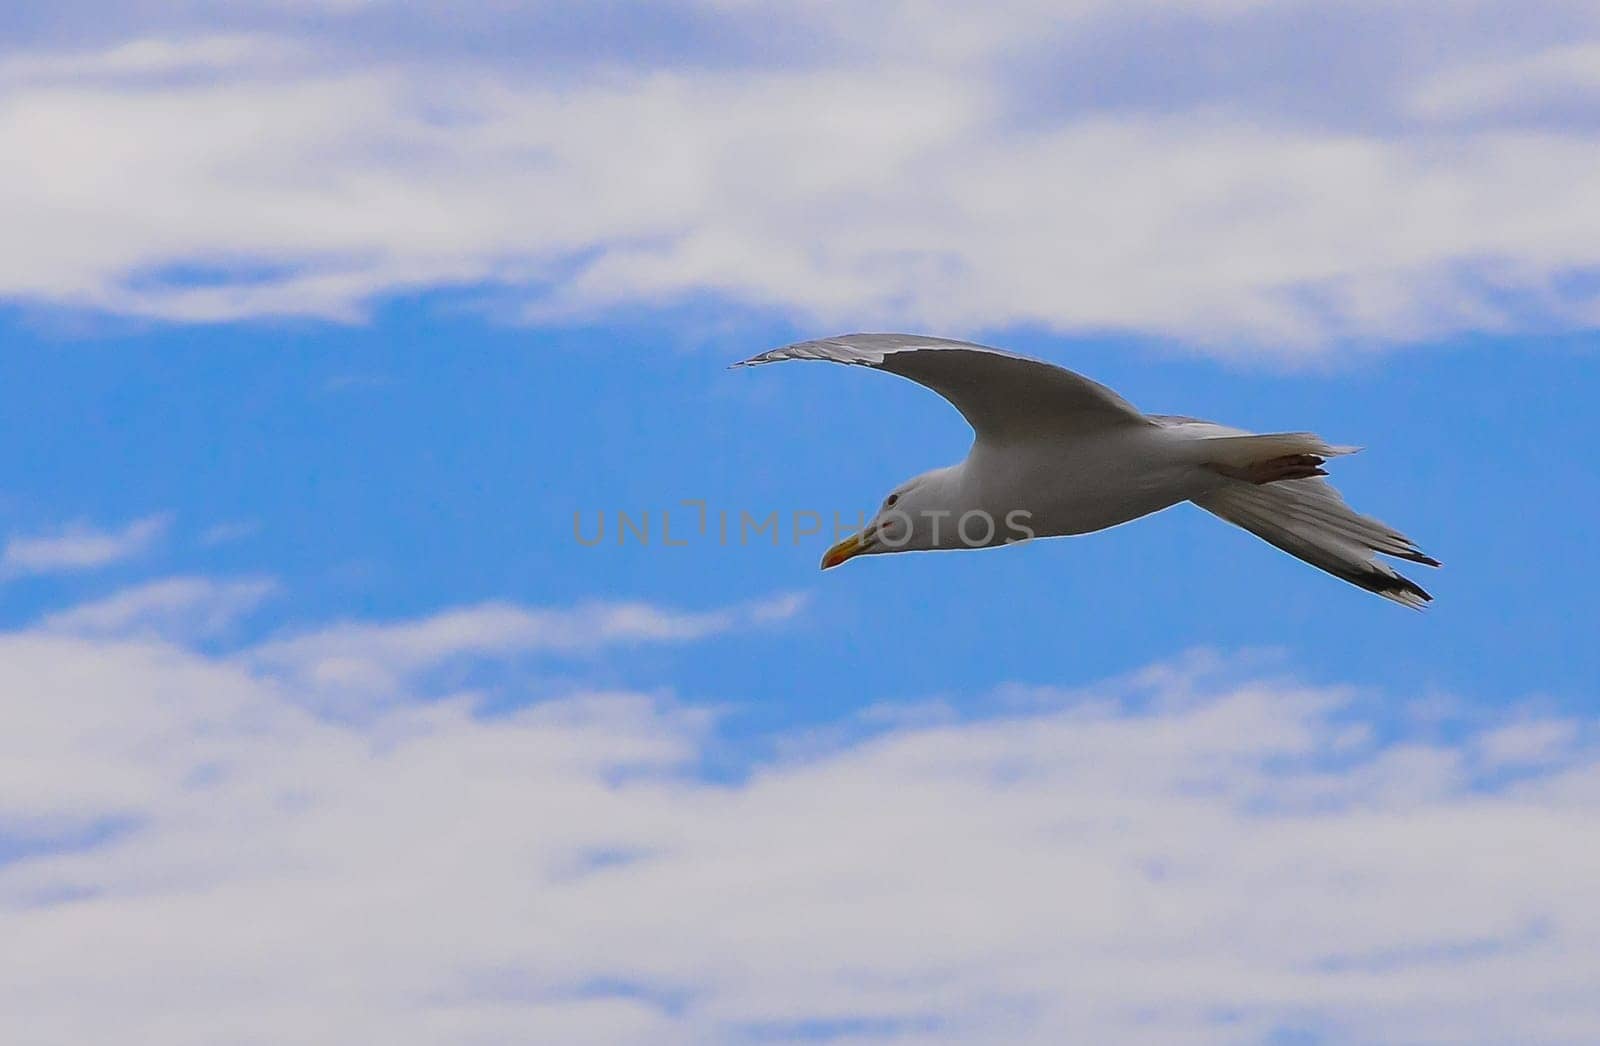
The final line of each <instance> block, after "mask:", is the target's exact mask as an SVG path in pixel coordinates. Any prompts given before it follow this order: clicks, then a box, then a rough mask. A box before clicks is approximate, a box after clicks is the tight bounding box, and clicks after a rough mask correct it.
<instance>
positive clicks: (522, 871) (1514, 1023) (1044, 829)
mask: <svg viewBox="0 0 1600 1046" xmlns="http://www.w3.org/2000/svg"><path fill="white" fill-rule="evenodd" d="M528 685H529V686H530V687H532V689H530V690H528V691H525V692H523V693H522V694H521V696H522V697H524V698H528V699H532V700H533V702H534V703H532V704H531V705H529V706H527V707H525V708H523V709H522V710H520V711H517V712H514V713H512V714H509V715H503V716H493V717H484V716H481V715H477V714H475V713H474V711H473V709H472V708H471V707H470V706H469V705H468V704H467V703H466V702H464V701H459V700H438V699H433V700H427V701H418V700H415V699H414V698H416V697H417V696H418V695H417V694H416V693H414V692H411V691H408V690H402V691H400V692H397V693H396V694H394V695H392V696H393V698H394V700H393V701H392V702H391V704H390V706H389V708H388V710H387V711H386V712H384V713H383V714H382V715H380V716H377V717H375V718H372V719H370V720H366V721H363V722H361V723H348V722H335V721H330V720H327V719H324V718H321V717H319V716H317V715H315V714H314V713H312V712H309V711H306V710H305V706H306V701H305V700H304V695H303V694H302V693H300V692H299V691H298V690H297V688H299V687H301V686H302V683H301V682H300V681H299V680H298V678H297V677H296V676H295V675H294V674H293V673H290V674H288V675H284V674H280V673H277V672H274V671H271V670H263V669H261V668H259V667H256V668H250V667H247V665H246V664H245V663H243V662H241V661H239V660H237V659H233V660H227V659H222V658H217V657H207V656H202V655H200V654H197V653H194V652H191V651H186V650H183V649H181V648H178V647H173V646H168V645H163V644H159V643H151V642H140V643H130V642H111V641H105V640H88V639H81V638H74V637H67V636H61V635H49V634H43V633H37V632H24V633H13V634H11V635H8V636H6V637H5V638H4V639H0V692H4V693H6V694H7V695H8V729H7V730H6V731H4V732H3V733H0V824H3V825H6V826H9V827H8V831H9V833H10V834H12V835H13V836H14V837H16V838H14V839H13V840H12V841H11V845H10V849H11V850H12V852H13V853H16V852H17V842H16V839H19V838H20V839H21V840H22V841H23V844H24V852H23V854H22V855H21V856H17V857H14V858H13V859H11V860H10V861H9V862H8V863H6V864H4V865H0V919H3V921H4V931H5V936H6V940H7V945H8V946H7V948H5V949H4V950H0V1036H3V1037H4V1038H5V1039H6V1040H7V1041H14V1042H73V1043H96V1042H125V1041H129V1040H134V1041H147V1040H148V1041H157V1040H159V1041H161V1042H164V1043H202V1042H212V1041H216V1039H217V1038H218V1036H219V1035H220V1036H223V1037H225V1038H227V1039H228V1040H229V1041H236V1042H262V1043H267V1042H283V1041H295V1042H305V1043H316V1042H349V1041H375V1040H379V1039H381V1040H383V1041H391V1042H396V1043H432V1042H440V1043H443V1042H451V1043H455V1042H462V1041H475V1042H528V1041H581V1042H651V1043H659V1042H684V1043H700V1042H711V1041H718V1042H721V1041H733V1042H737V1041H745V1040H751V1039H756V1038H759V1039H761V1041H789V1040H797V1039H804V1038H807V1037H808V1036H809V1037H810V1039H811V1040H814V1039H815V1038H817V1037H822V1038H824V1039H830V1035H829V1033H831V1032H838V1033H839V1034H838V1035H837V1036H836V1037H832V1038H831V1039H830V1041H832V1039H836V1040H837V1041H857V1042H867V1041H886V1040H897V1041H918V1042H971V1043H988V1042H996V1041H1004V1042H1017V1043H1026V1042H1041V1043H1043V1042H1061V1041H1101V1042H1107V1041H1117V1042H1122V1041H1149V1042H1184V1043H1190V1042H1197V1041H1230V1042H1237V1041H1260V1040H1264V1039H1266V1038H1268V1037H1269V1035H1270V1034H1271V1033H1272V1032H1273V1031H1274V1030H1285V1031H1287V1030H1294V1029H1309V1030H1311V1031H1313V1032H1316V1031H1321V1032H1324V1033H1326V1035H1327V1036H1328V1037H1329V1038H1333V1039H1336V1040H1339V1041H1449V1042H1504V1041H1513V1040H1514V1041H1541V1042H1560V1041H1568V1042H1590V1041H1594V1040H1595V1038H1596V1036H1597V1035H1600V1004H1597V1003H1596V1001H1595V997H1594V993H1593V991H1592V987H1593V986H1592V976H1591V975H1590V970H1591V968H1592V956H1593V954H1594V952H1595V949H1596V947H1597V946H1600V911H1597V910H1596V908H1595V906H1594V904H1593V896H1594V895H1593V884H1594V882H1595V879H1596V876H1597V875H1600V852H1597V851H1596V850H1595V848H1594V847H1593V846H1591V845H1589V843H1588V835H1589V832H1588V826H1589V825H1590V824H1592V822H1593V820H1594V818H1595V816H1596V814H1597V813H1600V749H1597V748H1596V746H1595V745H1594V743H1593V738H1594V726H1595V724H1594V723H1592V722H1587V721H1586V722H1583V723H1581V724H1577V726H1576V732H1574V731H1573V729H1568V728H1565V727H1563V728H1561V729H1562V731H1563V737H1564V738H1565V740H1564V741H1563V742H1562V743H1561V744H1560V745H1559V746H1556V748H1554V749H1550V750H1549V751H1546V749H1547V748H1548V747H1549V746H1542V747H1541V746H1535V747H1540V751H1541V752H1542V753H1544V754H1545V755H1547V756H1548V758H1541V761H1540V764H1539V765H1538V766H1537V767H1534V768H1530V769H1527V770H1526V771H1519V773H1518V774H1517V775H1516V776H1515V777H1514V778H1511V779H1509V780H1508V779H1504V778H1502V777H1500V776H1497V774H1498V773H1499V767H1498V764H1497V763H1496V757H1495V756H1493V754H1492V752H1493V750H1495V749H1496V748H1498V749H1500V750H1501V751H1502V752H1503V751H1506V750H1518V751H1521V750H1526V749H1527V745H1526V744H1524V743H1522V742H1516V743H1512V744H1511V745H1510V746H1509V749H1508V748H1507V745H1506V744H1504V743H1502V742H1497V741H1493V740H1487V741H1486V743H1485V744H1483V745H1480V744H1479V740H1480V738H1482V739H1488V738H1493V737H1494V736H1495V734H1494V732H1493V731H1494V730H1495V729H1497V728H1495V727H1491V728H1490V729H1489V730H1488V731H1485V732H1484V733H1483V734H1481V735H1479V734H1475V733H1472V732H1470V731H1469V734H1468V736H1466V737H1459V736H1455V734H1454V732H1453V731H1449V730H1445V731H1438V732H1436V733H1417V732H1414V731H1408V732H1405V733H1403V734H1400V735H1394V734H1392V733H1391V732H1390V728H1388V727H1385V726H1382V725H1379V724H1377V723H1374V722H1370V721H1368V719H1367V718H1366V716H1365V715H1364V712H1363V707H1364V706H1363V705H1362V704H1360V703H1359V702H1358V701H1356V700H1355V699H1354V698H1352V696H1351V695H1349V694H1346V693H1341V692H1338V691H1329V690H1321V689H1317V688H1307V687H1302V686H1296V685H1292V684H1286V683H1283V682H1260V683H1232V684H1228V683H1223V682H1216V681H1208V680H1206V679H1204V678H1196V677H1195V676H1194V675H1193V670H1191V669H1168V670H1166V671H1164V672H1155V673H1150V674H1149V675H1148V676H1147V678H1146V682H1144V683H1140V684H1137V685H1131V687H1132V688H1131V689H1130V684H1103V685H1100V686H1098V687H1092V688H1089V689H1088V690H1087V691H1085V692H1081V693H1077V694H1075V695H1073V696H1070V697H1069V696H1066V695H1057V694H1051V693H1049V692H1039V691H1035V692H1031V693H1030V694H1029V695H1027V696H1028V700H1027V701H1026V702H1025V703H1022V704H1018V703H1017V702H1016V701H1015V700H1013V701H1012V703H1011V707H1012V708H1013V711H1012V712H1010V713H1008V714H1006V715H1003V716H1000V717H997V718H993V719H987V720H980V721H972V722H963V721H949V720H947V721H944V722H932V723H929V722H926V721H924V722H915V721H908V722H899V723H893V722H891V723H890V725H888V726H883V725H881V724H880V725H878V726H875V727H872V728H871V729H872V730H873V731H875V732H872V733H870V734H868V735H866V736H860V735H858V736H856V737H854V738H853V739H846V740H843V741H841V742H839V743H837V744H835V745H834V746H832V747H831V748H829V749H828V750H825V751H822V752H813V753H812V754H810V755H808V756H806V757H805V758H801V759H791V760H785V761H780V762H776V763H765V764H759V765H756V766H755V767H753V768H752V771H751V773H750V774H749V775H748V776H747V777H745V778H743V779H739V780H733V781H711V780H706V779H704V778H702V777H701V776H699V775H698V774H697V772H696V771H695V766H696V765H697V763H698V761H699V760H700V759H701V758H702V757H703V756H704V755H705V754H706V753H707V751H708V750H709V749H710V748H711V747H712V746H714V745H717V744H719V742H718V741H716V739H715V734H714V732H713V724H712V721H711V720H710V719H709V718H708V717H707V715H706V714H705V713H704V712H701V711H697V710H696V709H695V708H694V706H692V705H689V704H680V703H677V702H672V701H665V700H661V699H652V698H645V697H640V696H637V695H630V694H615V693H613V694H587V693H572V692H567V693H549V692H541V690H540V688H539V686H538V685H537V684H528ZM1515 725H1517V727H1518V728H1519V729H1522V730H1523V731H1524V733H1525V734H1526V735H1527V736H1532V735H1533V734H1534V733H1537V732H1538V730H1539V729H1540V722H1539V721H1538V720H1536V719H1527V718H1522V719H1519V720H1517V723H1516V724H1515ZM1363 728H1364V729H1363ZM1502 736H1503V735H1502ZM1452 738H1454V739H1452ZM1480 747H1481V748H1482V749H1483V753H1482V754H1480ZM28 840H32V842H31V844H30V843H28V842H27V841H28ZM26 846H31V847H32V852H31V853H30V852H26Z"/></svg>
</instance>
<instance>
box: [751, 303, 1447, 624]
mask: <svg viewBox="0 0 1600 1046" xmlns="http://www.w3.org/2000/svg"><path fill="white" fill-rule="evenodd" d="M780 360H827V361H829V362H832V363H845V364H851V365H854V366H861V367H871V368H873V369H875V370H885V371H888V372H890V373H891V374H898V375H900V376H901V377H904V378H909V379H911V380H912V381H914V382H917V383H918V384H920V385H924V386H927V387H928V388H930V389H932V390H933V391H934V392H937V393H938V394H939V395H941V396H943V397H944V398H945V399H947V400H949V401H950V403H951V404H953V405H954V406H955V408H956V409H957V410H959V411H960V412H961V414H962V416H963V417H965V418H966V419H967V422H968V423H969V424H971V426H972V429H973V433H974V439H973V442H972V449H971V451H970V452H968V454H967V457H966V460H965V461H962V462H960V463H958V464H955V465H950V466H948V467H946V468H940V469H934V470H933V471H931V472H924V473H923V474H922V475H920V476H916V477H914V478H912V479H910V480H907V481H906V482H904V483H902V484H900V485H899V486H898V487H896V488H895V489H894V490H893V491H892V492H891V493H890V494H889V496H888V497H886V498H885V499H884V501H883V505H882V507H881V508H880V509H879V510H878V512H877V514H876V515H875V516H874V517H873V518H872V520H871V521H870V522H868V523H867V525H866V526H865V527H864V528H862V530H861V531H860V532H858V533H856V534H853V535H851V536H850V537H848V538H846V539H845V540H843V541H841V542H839V543H838V544H837V545H834V546H833V547H832V548H830V549H829V550H828V552H827V554H826V555H825V556H823V559H822V568H823V569H824V570H826V569H828V568H829V567H834V566H838V565H839V564H840V563H843V562H845V561H846V560H848V559H851V558H852V557H855V556H859V555H872V554H878V553H885V552H906V551H922V550H931V549H963V548H988V547H993V546H997V545H1005V544H1011V543H1014V542H1016V541H1019V540H1026V539H1029V538H1033V537H1055V536H1061V535H1068V534H1087V533H1090V532H1092V531H1096V530H1103V529H1105V528H1106V527H1112V526H1116V525H1117V524H1119V523H1126V522H1127V521H1129V520H1131V519H1137V518H1139V517H1140V516H1146V515H1149V514H1150V513H1152V512H1158V511H1160V510H1161V509H1164V508H1167V507H1169V506H1172V505H1176V504H1178V503H1179V502H1182V501H1192V502H1194V503H1195V504H1196V505H1199V506H1200V507H1201V508H1203V509H1205V510H1206V511H1207V512H1210V513H1212V514H1213V515H1215V516H1218V517H1220V518H1222V519H1224V520H1226V521H1228V522H1229V523H1233V524H1235V525H1237V526H1240V527H1243V528H1244V529H1245V530H1248V531H1250V532H1251V533H1252V534H1255V535H1256V536H1257V537H1260V538H1262V539H1264V540H1266V541H1268V542H1271V543H1272V544H1274V545H1276V546H1277V547H1278V548H1280V549H1282V550H1283V551H1285V552H1287V553H1289V554H1290V555H1291V556H1296V557H1298V558H1300V559H1303V560H1305V561H1306V562H1307V563H1310V564H1311V565H1312V566H1314V567H1318V568H1320V569H1322V570H1325V571H1327V572H1328V573H1330V574H1332V575H1333V576H1334V577H1338V578H1343V579H1344V580H1345V581H1348V582H1350V583H1351V584H1353V585H1358V586H1360V587H1361V588H1364V589H1366V590H1367V591H1368V592H1375V593H1377V594H1378V595H1380V596H1383V597H1384V598H1386V599H1392V600H1394V601H1395V602H1396V603H1400V604H1402V605H1404V606H1408V607H1414V608H1418V609H1420V608H1421V607H1423V606H1424V605H1425V604H1427V603H1428V602H1430V601H1431V600H1432V598H1433V597H1432V596H1430V595H1428V593H1427V592H1425V591H1423V590H1422V588H1421V587H1420V586H1419V585H1417V584H1416V583H1415V582H1413V581H1412V580H1410V579H1409V578H1406V577H1402V576H1401V575H1400V574H1398V573H1396V572H1395V571H1394V570H1393V569H1391V568H1390V567H1389V565H1388V564H1387V563H1385V562H1383V561H1381V560H1379V559H1378V558H1377V555H1376V554H1377V553H1383V554H1384V555H1387V556H1394V557H1395V558H1397V559H1404V560H1409V561H1410V562H1413V563H1422V564H1426V565H1427V566H1430V567H1436V566H1438V565H1439V562H1438V560H1436V559H1433V558H1432V557H1430V556H1427V555H1424V554H1423V553H1422V551H1421V550H1420V549H1418V548H1417V546H1416V545H1415V544H1414V543H1413V542H1412V541H1411V539H1410V538H1407V537H1405V536H1404V535H1402V534H1400V533H1398V532H1396V531H1395V530H1393V529H1391V528H1390V527H1388V526H1386V525H1384V524H1383V523H1380V522H1378V521H1377V520H1375V519H1373V518H1371V517H1370V516H1363V515H1361V514H1359V513H1357V512H1355V511H1353V510H1352V509H1351V508H1350V507H1349V506H1348V505H1346V504H1345V502H1344V499H1343V498H1341V497H1340V496H1339V492H1338V491H1336V490H1334V489H1333V487H1332V486H1330V485H1329V484H1328V483H1326V482H1324V481H1323V480H1321V479H1319V478H1317V477H1320V476H1325V475H1327V473H1326V472H1324V471H1323V469H1322V465H1323V464H1324V463H1325V461H1326V459H1328V458H1331V457H1335V456H1337V455H1340V454H1350V453H1354V452H1355V450H1356V449H1357V448H1354V447H1336V446H1330V445H1329V444H1328V443H1326V442H1325V441H1324V440H1323V439H1322V438H1321V437H1320V436H1316V435H1313V434H1312V433H1309V432H1274V433H1267V434H1256V433H1251V432H1247V431H1245V430H1243V429H1235V428H1229V427H1228V426H1225V425H1218V424H1215V423H1213V422H1209V421H1201V420H1199V419H1198V418H1187V417H1177V416H1171V415H1162V414H1143V413H1141V412H1140V411H1138V410H1137V409H1135V408H1134V407H1133V405H1132V404H1130V403H1128V401H1126V400H1124V399H1123V398H1122V397H1121V396H1119V395H1117V394H1116V393H1115V392H1113V391H1111V390H1110V389H1108V388H1106V387H1105V386H1104V385H1100V384H1097V383H1096V382H1093V381H1090V380H1089V379H1088V378H1085V377H1083V376H1082V375H1081V374H1075V373H1073V372H1072V371H1070V370H1067V369H1066V368H1064V367H1058V366H1056V365H1055V364H1053V363H1046V362H1044V361H1043V360H1035V359H1029V358H1028V357H1026V356H1018V355H1015V354H1013V353H1009V352H1004V351H1002V350H1000V349H992V348H988V347H986V346H983V345H974V344H972V343H971V342H965V341H952V340H950V339H948V338H931V337H925V336H922V335H916V334H847V335H842V336H840V337H837V338H821V339H818V340H816V341H803V342H797V343H796V344H794V345H786V346H784V347H783V348H781V349H773V350H772V351H770V352H763V353H761V354H760V355H758V356H752V357H751V358H750V359H747V360H742V361H740V362H738V363H735V364H734V366H735V367H748V366H755V365H758V364H763V363H776V362H778V361H780Z"/></svg>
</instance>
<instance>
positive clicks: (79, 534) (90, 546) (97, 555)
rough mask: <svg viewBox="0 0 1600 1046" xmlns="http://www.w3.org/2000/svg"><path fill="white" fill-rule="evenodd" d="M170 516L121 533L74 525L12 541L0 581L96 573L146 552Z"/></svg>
mask: <svg viewBox="0 0 1600 1046" xmlns="http://www.w3.org/2000/svg"><path fill="white" fill-rule="evenodd" d="M171 522H172V520H171V517H169V516H146V517H145V518H143V519H136V520H134V521H133V522H131V523H129V524H128V525H127V526H125V527H123V528H122V529H121V530H100V529H97V528H95V527H91V526H88V525H86V524H82V523H77V524H73V525H71V526H68V527H64V528H62V529H60V530H58V531H55V532H53V533H49V534H35V535H30V536H18V537H12V538H11V539H10V540H8V541H7V542H6V545H5V551H4V552H0V577H4V576H7V575H9V576H16V575H19V574H50V573H58V572H65V571H78V570H95V569H98V568H100V567H106V566H110V565H111V564H113V563H120V562H122V561H124V560H128V559H132V558H134V557H136V556H139V555H142V554H144V553H145V552H147V551H149V549H150V547H151V546H152V545H154V544H155V543H156V542H157V541H159V540H161V538H162V537H163V536H164V535H165V534H166V532H167V527H168V526H169V525H170V524H171Z"/></svg>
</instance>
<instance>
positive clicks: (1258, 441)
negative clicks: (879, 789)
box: [1200, 426, 1361, 469]
mask: <svg viewBox="0 0 1600 1046" xmlns="http://www.w3.org/2000/svg"><path fill="white" fill-rule="evenodd" d="M1216 427H1217V428H1219V429H1220V428H1221V426H1216ZM1200 446H1201V447H1202V448H1203V450H1204V452H1205V455H1206V460H1207V461H1208V462H1210V463H1211V464H1214V465H1222V466H1225V467H1227V468H1232V469H1247V468H1249V467H1250V466H1252V465H1255V464H1257V463H1259V462H1262V461H1267V460H1269V459H1272V458H1286V457H1291V456H1295V455H1310V456H1312V457H1318V458H1336V457H1339V456H1341V455H1344V454H1354V453H1356V452H1357V451H1359V450H1360V449H1361V448H1360V447H1338V446H1334V445H1333V444H1331V443H1329V442H1328V441H1327V440H1325V439H1323V438H1322V437H1321V436H1319V435H1317V434H1316V433H1315V432H1266V433H1245V434H1240V435H1228V436H1208V437H1206V438H1204V439H1202V440H1201V441H1200Z"/></svg>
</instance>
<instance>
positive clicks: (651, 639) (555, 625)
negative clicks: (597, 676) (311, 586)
mask: <svg viewBox="0 0 1600 1046" xmlns="http://www.w3.org/2000/svg"><path fill="white" fill-rule="evenodd" d="M804 606H805V598H804V597H803V596H801V595H797V594H789V595H783V596H777V597H774V598H772V599H768V600H764V601H760V602H756V603H751V604H747V605H744V606H738V607H730V608H725V609H720V610H712V611H703V612H691V611H677V610H669V609H665V608H662V607H658V606H655V605H652V604H648V603H625V602H597V603H591V604H588V605H585V606H580V607H577V608H562V609H549V608H540V607H527V606H521V605H518V604H512V603H483V604H478V605H476V606H469V607H460V608H456V609H452V610H446V611H441V612H439V613H436V614H431V615H428V616H427V617H423V618H418V619H415V620H411V621H400V622H383V623H371V622H345V623H341V624H335V625H329V626H324V627H321V628H318V629H315V630H313V631H310V632H306V633H302V634H298V635H291V636H287V637H284V638H280V639H276V640H273V641H270V642H268V643H265V644H263V645H261V646H259V647H257V648H255V649H254V650H252V651H251V652H250V657H251V658H252V660H253V661H255V662H256V663H258V664H260V665H262V666H265V667H267V668H269V669H270V670H272V671H273V672H275V673H280V674H285V675H288V676H290V677H292V678H294V679H295V680H296V681H297V682H298V683H299V684H300V685H301V686H304V687H307V688H309V689H313V690H315V691H318V692H320V693H324V694H325V695H330V696H332V695H341V697H342V700H343V702H345V703H349V702H350V701H352V700H353V699H354V698H355V697H356V696H358V695H359V696H363V697H366V698H368V699H370V698H373V697H383V696H392V695H393V693H394V692H396V691H400V690H402V689H403V687H404V686H405V685H406V683H407V682H408V681H410V680H413V679H414V678H415V677H416V676H418V675H421V674H423V673H426V672H428V671H431V670H433V669H437V668H439V667H441V666H444V665H447V664H451V663H456V664H460V663H462V662H464V661H471V660H473V659H478V660H482V659H485V658H495V659H499V658H507V657H512V656H515V655H519V654H536V653H552V652H554V653H566V654H574V653H587V652H593V651H596V650H599V649H601V648H605V647H614V646H625V645H631V644H639V643H662V642H688V641H693V640H698V639H705V638H708V637H710V636H713V635H718V634H723V633H727V632H730V631H736V630H738V629H741V628H743V627H746V626H751V625H765V624H773V623H777V622H782V621H785V620H788V619H790V618H792V617H794V616H795V615H796V614H798V613H799V612H800V611H801V610H802V609H803V608H804Z"/></svg>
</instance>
